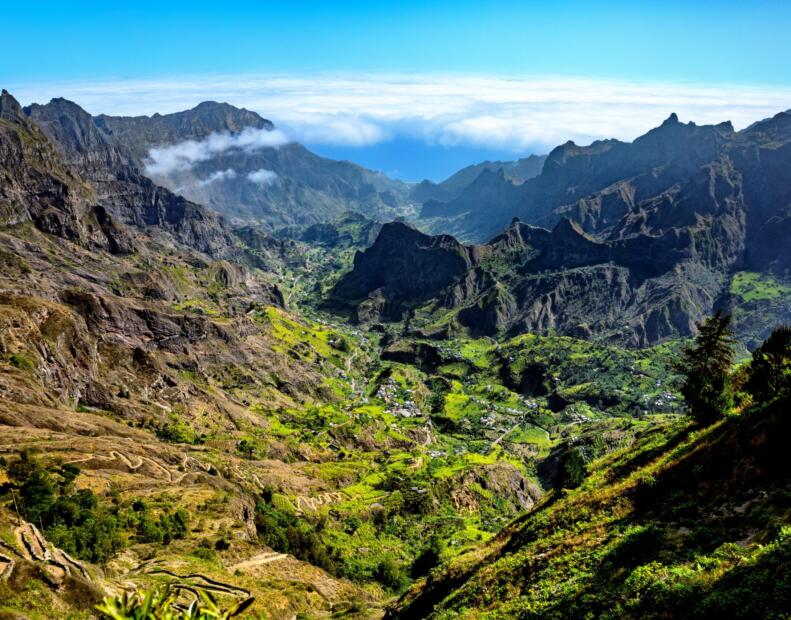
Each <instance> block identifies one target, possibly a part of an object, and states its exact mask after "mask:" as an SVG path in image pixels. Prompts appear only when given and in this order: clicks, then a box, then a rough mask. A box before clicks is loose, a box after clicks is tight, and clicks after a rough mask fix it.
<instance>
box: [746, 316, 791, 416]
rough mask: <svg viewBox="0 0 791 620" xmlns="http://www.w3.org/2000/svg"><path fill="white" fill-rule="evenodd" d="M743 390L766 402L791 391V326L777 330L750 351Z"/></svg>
mask: <svg viewBox="0 0 791 620" xmlns="http://www.w3.org/2000/svg"><path fill="white" fill-rule="evenodd" d="M747 373H748V375H747V382H746V385H745V388H746V389H747V391H748V392H749V393H750V394H752V396H753V398H754V400H755V402H758V403H766V402H769V401H770V400H772V399H773V398H777V397H780V396H782V395H785V394H788V392H789V391H790V390H791V327H789V326H786V325H783V326H780V327H777V328H776V329H775V330H774V331H773V332H772V333H771V335H770V336H769V337H768V338H767V339H766V341H765V342H764V343H763V344H762V345H761V346H760V347H758V348H757V349H756V350H755V351H754V352H753V357H752V361H751V362H750V367H749V370H748V371H747Z"/></svg>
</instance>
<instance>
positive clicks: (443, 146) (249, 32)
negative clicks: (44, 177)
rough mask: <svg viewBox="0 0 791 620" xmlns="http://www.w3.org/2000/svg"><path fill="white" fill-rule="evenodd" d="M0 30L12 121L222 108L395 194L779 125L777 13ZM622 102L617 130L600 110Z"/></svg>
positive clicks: (648, 11)
mask: <svg viewBox="0 0 791 620" xmlns="http://www.w3.org/2000/svg"><path fill="white" fill-rule="evenodd" d="M0 14H2V16H3V17H2V21H3V25H2V32H3V43H4V45H3V47H4V50H5V52H4V53H3V54H2V55H0V85H2V86H3V87H5V88H8V89H9V90H11V91H12V93H15V94H17V95H18V96H19V98H20V99H21V100H22V101H23V103H30V102H31V101H32V100H33V98H35V100H38V101H41V100H47V99H49V98H51V97H54V96H59V95H64V96H68V97H70V98H73V99H75V100H76V101H77V102H78V103H80V104H82V105H84V107H86V109H89V110H90V111H91V112H93V113H99V112H110V113H147V114H150V113H153V112H155V111H160V112H168V111H174V110H175V109H180V107H181V108H183V107H191V106H192V105H195V104H196V103H198V102H199V101H200V100H202V99H206V98H211V99H219V98H224V100H227V101H229V102H230V103H234V104H237V105H245V106H247V107H251V109H255V110H256V111H257V112H259V113H261V114H263V115H264V116H268V117H270V118H272V120H274V121H275V122H276V123H277V124H278V125H280V126H283V127H284V128H286V129H287V130H291V132H292V134H293V135H294V137H295V138H296V139H300V140H301V141H303V142H305V143H307V144H308V145H309V146H311V147H312V148H314V149H315V150H317V151H319V152H321V153H325V154H328V155H331V156H338V157H346V158H351V159H355V160H357V161H360V163H363V164H366V165H369V166H372V167H376V168H379V169H384V170H385V171H387V172H391V173H394V174H397V175H399V176H401V177H404V178H415V179H417V178H422V177H423V176H428V177H432V178H440V177H442V176H443V175H445V174H446V173H450V172H452V171H453V170H454V169H455V168H456V167H458V163H459V162H460V161H464V160H466V159H470V160H473V161H474V160H476V159H480V158H483V157H489V158H492V157H510V158H512V157H514V156H516V155H525V154H528V152H532V151H539V150H546V149H547V148H550V147H551V145H552V144H553V143H556V142H558V141H565V140H564V139H563V138H564V137H567V138H572V139H575V140H580V141H584V140H589V139H595V138H597V137H606V136H608V135H615V136H617V137H621V138H624V139H631V138H633V137H635V136H636V135H638V134H639V133H641V132H642V131H644V130H647V129H649V128H650V127H651V126H653V125H654V124H656V122H658V121H661V118H662V117H663V116H665V115H666V114H667V113H669V111H673V110H678V111H679V113H680V114H681V115H682V118H683V115H684V113H687V114H688V115H689V116H688V117H687V118H688V120H695V121H700V122H709V121H713V120H725V119H728V118H732V119H733V120H734V122H735V123H736V124H737V125H738V124H739V123H742V124H745V123H747V122H748V121H749V120H756V119H757V118H761V117H762V116H765V115H767V114H768V113H769V112H770V111H771V110H773V111H779V110H780V109H787V108H791V97H789V93H791V63H789V62H788V59H789V58H790V57H791V43H789V32H791V2H787V1H786V2H760V1H758V2H750V3H747V2H728V1H721V2H708V1H702V2H701V1H698V2H694V1H687V2H677V1H674V0H670V1H668V0H666V1H664V2H634V1H632V2H620V1H609V2H593V1H588V2H570V1H555V2H546V1H544V2H529V1H528V2H482V1H479V2H466V1H463V0H457V1H455V2H438V1H437V2H430V1H428V2H426V1H424V2H373V1H370V0H369V1H368V2H354V1H351V2H350V1H345V2H294V1H291V2H283V1H281V2H276V3H275V2H234V3H231V2H225V3H219V2H211V3H210V2H200V1H192V2H167V3H166V2H157V3H154V2H136V3H133V2H127V3H123V5H122V3H110V2H103V3H102V2H78V1H76V2H58V3H55V2H37V3H20V2H5V1H3V2H0ZM287 79H293V80H296V81H297V82H298V83H297V84H296V85H295V84H290V85H288V84H287V85H286V86H283V83H284V80H287ZM487 80H489V81H487ZM355 81H357V82H358V83H359V85H360V87H359V88H357V87H356V86H355V85H354V82H355ZM275 82H277V83H278V84H279V86H277V87H273V86H272V84H274V83H275ZM405 82H406V83H407V87H406V89H405V90H406V91H407V92H408V93H409V96H408V97H404V96H402V95H401V94H400V92H399V86H400V85H402V84H404V83H405ZM459 82H461V83H462V84H463V86H464V87H463V88H458V84H459ZM416 83H417V84H418V85H419V87H416V86H415V84H416ZM581 84H582V86H580V85H581ZM514 85H516V87H517V88H518V89H522V90H523V91H524V92H531V93H539V95H540V96H536V97H532V98H528V100H525V99H524V98H523V97H520V96H517V95H514V93H515V92H516V90H515V88H514ZM599 85H601V86H599ZM339 88H340V90H339ZM361 91H364V92H361ZM624 91H626V92H627V96H626V97H625V99H626V100H628V101H631V104H629V105H631V107H629V105H627V106H625V107H622V108H618V110H617V115H618V116H621V115H629V116H630V118H631V119H632V122H623V121H619V120H618V119H617V118H615V116H614V115H613V114H612V110H611V109H610V108H612V105H613V104H614V103H616V104H619V105H620V104H621V103H622V99H623V98H622V97H621V96H620V94H621V93H622V92H624ZM378 92H381V93H384V95H379V94H378ZM215 93H216V95H215ZM272 93H274V94H272ZM491 93H495V95H496V96H489V95H491ZM599 93H606V94H607V96H601V95H600V94H599ZM124 96H125V97H126V98H124ZM323 98H324V99H323ZM384 99H387V100H386V101H385V100H384ZM427 99H428V100H430V101H432V102H434V107H433V108H430V106H427V105H426V100H427ZM324 100H326V106H323V103H322V101H324ZM459 101H464V102H466V103H467V105H466V107H464V106H460V105H459ZM784 102H786V103H785V105H783V103H784ZM155 106H156V107H155ZM597 106H598V107H597ZM429 108H430V109H429ZM446 108H447V109H449V110H450V112H449V113H447V114H445V113H443V110H444V109H446ZM462 108H464V109H462ZM570 109H577V110H578V117H579V118H577V119H576V120H575V119H574V118H572V117H571V116H570V114H571V113H570V112H569V110H570ZM608 110H610V111H609V113H608ZM608 115H609V118H605V117H608ZM530 118H540V122H538V121H536V123H534V124H533V125H531V123H530V122H528V121H529V119H530ZM437 119H440V121H441V123H440V121H438V120H437ZM582 121H587V122H588V124H589V127H587V128H586V127H583V126H582ZM438 123H439V124H438ZM328 128H330V129H333V130H334V131H335V134H334V135H333V132H332V131H330V130H329V129H328ZM553 128H554V130H553ZM608 131H609V132H610V133H607V132H608ZM487 136H489V137H490V139H489V138H487Z"/></svg>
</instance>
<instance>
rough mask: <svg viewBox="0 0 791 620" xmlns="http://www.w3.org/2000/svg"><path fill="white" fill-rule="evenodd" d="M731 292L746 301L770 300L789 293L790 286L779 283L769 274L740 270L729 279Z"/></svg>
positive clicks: (790, 293)
mask: <svg viewBox="0 0 791 620" xmlns="http://www.w3.org/2000/svg"><path fill="white" fill-rule="evenodd" d="M731 294H733V295H736V296H738V297H741V298H742V299H743V300H744V301H747V302H750V301H761V300H771V299H776V298H778V297H781V296H784V295H791V287H788V286H785V285H783V284H781V283H779V282H778V281H777V280H775V279H774V278H773V277H772V276H770V275H764V274H760V273H755V272H752V271H740V272H739V273H737V274H736V275H734V276H733V280H732V281H731Z"/></svg>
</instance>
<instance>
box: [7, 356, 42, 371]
mask: <svg viewBox="0 0 791 620" xmlns="http://www.w3.org/2000/svg"><path fill="white" fill-rule="evenodd" d="M9 361H10V362H11V365H12V366H14V367H15V368H19V369H20V370H28V371H33V370H35V369H36V362H35V361H33V360H32V359H30V358H29V357H28V356H27V355H25V354H24V353H20V352H17V353H12V354H11V356H10V357H9Z"/></svg>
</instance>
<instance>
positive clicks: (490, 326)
mask: <svg viewBox="0 0 791 620" xmlns="http://www.w3.org/2000/svg"><path fill="white" fill-rule="evenodd" d="M789 166H791V114H790V113H788V112H783V113H780V114H778V115H776V116H775V117H773V118H771V119H768V120H765V121H761V122H758V123H755V124H753V125H752V126H750V127H748V128H747V129H744V130H742V131H740V132H736V131H734V130H733V128H732V126H731V125H730V123H722V124H719V125H707V126H700V127H699V126H697V125H695V124H693V123H687V124H683V123H680V122H679V120H678V118H677V117H676V116H675V115H672V116H671V117H670V118H668V119H667V120H666V121H665V122H664V123H663V124H662V125H661V126H660V127H658V128H656V129H654V130H652V131H650V132H648V133H647V134H646V135H644V136H642V137H640V138H638V139H636V140H635V141H634V142H633V143H623V142H619V141H617V140H608V141H602V142H596V143H594V144H592V145H591V146H588V147H578V146H576V145H574V144H573V143H567V144H564V145H562V146H560V147H558V148H556V149H554V150H553V151H552V152H551V153H550V154H549V156H548V157H547V158H546V160H545V161H544V162H543V168H542V170H541V173H540V174H538V175H537V176H535V177H533V178H531V179H528V180H527V181H525V182H524V183H522V184H519V185H515V184H513V183H511V182H510V181H508V180H507V179H506V177H505V175H504V174H503V173H502V172H500V173H495V172H491V171H488V170H484V171H483V172H482V173H481V174H480V175H479V176H478V177H477V178H476V180H475V181H473V183H471V184H470V185H468V186H467V187H466V188H465V189H463V190H462V191H461V193H460V194H459V195H458V196H457V197H456V198H454V199H452V200H450V201H448V202H438V201H436V200H430V201H428V202H426V203H425V204H424V206H423V210H422V212H421V217H422V218H424V219H421V220H419V222H421V223H422V222H426V221H427V220H425V218H426V217H430V218H432V219H431V220H430V224H429V227H430V228H431V229H432V230H437V229H439V230H443V229H447V230H448V231H450V232H458V231H461V233H462V235H463V236H465V237H472V238H475V239H485V238H486V237H487V236H489V235H492V238H491V239H489V240H488V241H487V242H486V243H485V244H482V245H467V246H465V245H462V244H461V243H460V242H459V241H457V240H456V239H455V238H453V237H450V236H447V235H440V236H437V237H430V236H428V235H426V234H425V233H421V232H419V231H418V230H414V229H410V228H409V227H408V225H406V224H397V223H396V224H390V225H388V226H385V228H384V229H383V231H382V234H381V235H380V237H379V239H378V240H377V242H376V243H374V245H373V246H372V247H371V248H370V249H368V250H366V251H365V252H362V253H361V254H360V255H358V256H357V257H355V262H354V269H353V270H352V271H351V272H350V273H349V274H348V275H347V276H345V277H344V278H343V279H342V280H341V281H340V282H339V283H338V285H337V286H336V287H335V289H334V291H333V296H334V298H335V299H336V300H337V301H339V302H340V303H341V304H345V305H347V306H348V305H351V306H353V307H354V308H355V309H356V316H357V318H358V319H362V318H367V319H377V318H385V319H389V320H400V319H401V318H403V316H405V314H407V313H409V312H414V311H415V310H419V309H420V308H423V310H424V314H428V315H429V316H430V317H434V318H437V317H438V315H439V314H440V313H442V312H450V313H451V315H452V316H453V320H452V321H451V322H448V321H442V323H443V325H445V327H448V326H451V327H452V326H453V325H454V324H455V325H457V326H459V327H460V328H462V329H466V330H468V331H469V332H470V333H472V334H478V335H480V334H486V335H494V334H496V333H499V332H506V333H509V334H516V333H522V332H537V333H550V332H553V331H558V332H560V333H566V334H572V335H578V336H585V337H590V336H598V337H604V338H608V339H611V340H618V341H621V342H625V343H628V344H631V345H638V346H644V345H646V344H651V343H656V342H661V341H663V340H666V339H669V338H674V337H679V336H687V335H689V334H691V333H693V331H694V328H695V323H696V322H698V321H700V320H701V318H702V317H703V316H705V315H706V314H708V313H710V312H711V311H712V309H714V308H717V307H724V308H730V309H732V310H733V309H736V311H737V313H740V316H739V317H738V319H739V320H740V322H741V327H742V328H743V330H744V331H745V332H747V331H752V332H753V333H752V336H753V337H754V338H756V341H758V340H760V339H761V338H763V337H765V336H766V334H767V330H768V329H769V328H770V327H771V325H772V324H773V322H776V321H783V320H789V317H791V313H790V309H789V307H788V305H787V303H786V302H785V301H783V302H781V303H780V305H779V306H778V305H776V304H772V303H771V298H770V299H766V300H764V301H766V302H767V303H765V304H763V305H762V306H761V307H760V308H755V307H751V306H750V305H749V304H747V305H746V306H745V305H743V304H742V302H743V301H744V300H743V299H742V298H741V296H740V295H739V293H738V290H737V289H738V286H736V287H735V288H734V282H737V283H738V281H739V280H740V279H743V278H745V277H759V278H763V279H764V280H766V281H767V282H773V281H774V280H775V279H779V280H781V281H784V280H786V279H787V278H788V277H789V268H791V262H790V261H791V256H790V255H789V253H788V250H787V248H788V243H787V242H788V239H789V235H790V234H791V228H789V227H791V176H789V175H788V173H787V172H788V169H789ZM509 223H510V225H509ZM542 225H543V226H549V228H542V227H541V226H542ZM504 227H505V230H504V231H503V228H504ZM745 274H752V275H749V276H748V275H745ZM759 305H760V304H759ZM428 322H429V323H430V321H428Z"/></svg>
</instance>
